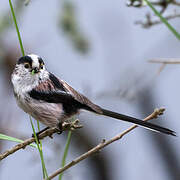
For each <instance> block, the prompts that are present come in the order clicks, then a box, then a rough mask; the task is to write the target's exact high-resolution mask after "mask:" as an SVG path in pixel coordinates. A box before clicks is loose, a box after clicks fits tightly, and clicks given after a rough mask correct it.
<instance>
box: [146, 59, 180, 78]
mask: <svg viewBox="0 0 180 180" xmlns="http://www.w3.org/2000/svg"><path fill="white" fill-rule="evenodd" d="M148 62H150V63H156V64H161V66H160V68H159V70H158V73H157V74H158V75H159V74H160V73H161V72H162V70H163V69H164V68H165V67H166V65H167V64H180V60H178V59H173V58H171V59H166V60H165V59H151V60H149V61H148Z"/></svg>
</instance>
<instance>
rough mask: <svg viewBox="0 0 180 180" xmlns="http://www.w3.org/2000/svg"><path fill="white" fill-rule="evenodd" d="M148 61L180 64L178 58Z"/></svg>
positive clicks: (151, 61)
mask: <svg viewBox="0 0 180 180" xmlns="http://www.w3.org/2000/svg"><path fill="white" fill-rule="evenodd" d="M148 62H150V63H157V64H180V60H178V59H166V60H163V59H151V60H149V61H148Z"/></svg>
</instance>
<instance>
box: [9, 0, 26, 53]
mask: <svg viewBox="0 0 180 180" xmlns="http://www.w3.org/2000/svg"><path fill="white" fill-rule="evenodd" d="M9 5H10V8H11V13H12V17H13V21H14V24H15V27H16V31H17V35H18V39H19V44H20V48H21V52H22V55H23V56H24V55H25V53H24V47H23V43H22V40H21V35H20V32H19V28H18V25H17V21H16V16H15V12H14V8H13V5H12V2H11V0H9Z"/></svg>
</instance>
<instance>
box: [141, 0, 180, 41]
mask: <svg viewBox="0 0 180 180" xmlns="http://www.w3.org/2000/svg"><path fill="white" fill-rule="evenodd" d="M144 2H146V4H147V5H148V6H149V7H150V8H151V9H152V11H153V12H154V14H155V15H156V16H158V17H159V18H160V20H161V21H162V22H163V23H164V24H165V25H166V26H167V28H168V29H169V30H170V31H171V32H172V33H173V34H174V35H175V36H176V38H177V39H179V40H180V34H179V33H178V32H177V31H176V30H175V29H174V28H173V27H172V26H171V25H170V24H169V23H168V21H167V20H166V19H165V18H164V17H163V16H162V15H161V14H160V13H159V12H158V11H157V10H156V9H155V8H154V7H153V5H152V4H151V3H150V2H149V1H148V0H144Z"/></svg>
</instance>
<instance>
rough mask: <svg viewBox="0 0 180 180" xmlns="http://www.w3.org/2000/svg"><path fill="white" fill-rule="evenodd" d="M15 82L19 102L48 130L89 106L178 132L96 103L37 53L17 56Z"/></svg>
mask: <svg viewBox="0 0 180 180" xmlns="http://www.w3.org/2000/svg"><path fill="white" fill-rule="evenodd" d="M11 82H12V84H13V92H14V96H15V98H16V102H17V104H18V106H19V107H20V108H21V109H22V110H23V111H24V112H26V113H27V114H29V115H30V116H32V117H33V118H34V119H36V120H39V121H40V122H41V123H43V124H44V125H46V128H45V129H44V130H46V129H48V128H51V127H55V128H57V129H58V130H59V132H61V131H62V123H63V122H66V121H67V120H68V119H70V118H72V117H73V116H74V115H78V114H79V113H80V112H81V110H86V111H89V112H92V113H95V114H97V115H102V116H107V117H111V118H114V119H117V120H122V121H126V122H130V123H133V124H136V125H139V126H141V127H144V128H147V129H150V130H152V131H156V132H160V133H163V134H167V135H172V136H176V135H175V132H174V131H172V130H170V129H168V128H164V127H161V126H159V125H156V124H153V123H149V122H145V121H143V120H141V119H137V118H135V117H130V116H127V115H124V114H120V113H117V112H113V111H110V110H107V109H104V108H102V107H101V106H99V105H96V104H95V103H93V102H92V101H90V100H89V99H88V98H87V97H86V96H84V95H83V94H81V93H79V92H78V91H76V90H75V89H73V88H72V87H71V86H70V85H69V84H68V83H66V82H65V81H64V80H62V79H60V78H57V77H56V76H55V75H54V74H53V73H51V72H49V71H48V70H46V67H45V64H44V61H43V59H42V58H41V57H40V56H38V55H35V54H29V55H25V56H22V57H20V58H19V59H18V60H17V62H16V65H15V68H14V70H13V73H12V75H11ZM42 131H43V130H42ZM42 131H40V132H42ZM40 132H39V133H40Z"/></svg>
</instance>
